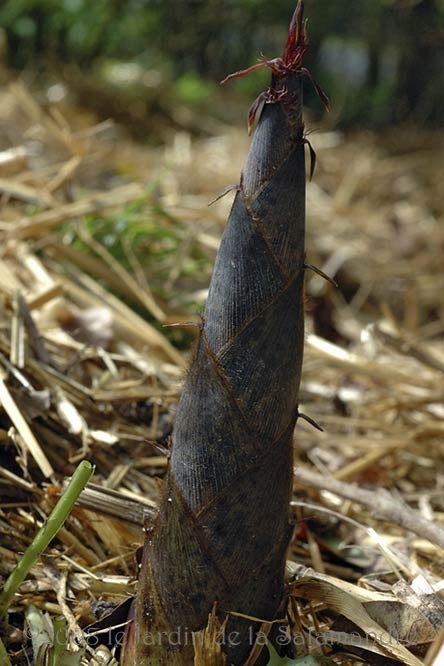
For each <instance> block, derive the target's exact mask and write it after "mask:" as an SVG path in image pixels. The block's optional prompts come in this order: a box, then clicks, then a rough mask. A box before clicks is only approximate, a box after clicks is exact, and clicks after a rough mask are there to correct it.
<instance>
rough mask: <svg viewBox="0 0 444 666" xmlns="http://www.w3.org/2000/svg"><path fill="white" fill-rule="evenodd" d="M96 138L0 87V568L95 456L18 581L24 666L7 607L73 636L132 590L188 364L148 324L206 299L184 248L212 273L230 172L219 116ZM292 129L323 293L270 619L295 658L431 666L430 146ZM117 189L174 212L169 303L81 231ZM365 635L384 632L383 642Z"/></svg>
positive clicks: (436, 364)
mask: <svg viewBox="0 0 444 666" xmlns="http://www.w3.org/2000/svg"><path fill="white" fill-rule="evenodd" d="M74 124H75V123H74ZM222 129H223V130H224V131H223V133H222ZM113 132H114V130H113V128H112V126H111V125H110V123H101V124H94V123H93V121H92V120H90V119H85V118H84V117H83V118H82V122H81V123H79V127H73V126H70V125H68V122H67V121H66V119H65V118H64V116H63V115H61V114H60V113H59V112H58V111H57V110H54V109H52V110H48V109H43V108H42V107H41V106H40V105H39V104H37V103H36V101H35V100H34V99H33V97H32V96H30V95H29V93H28V92H27V91H26V90H25V89H24V88H23V87H22V86H20V85H14V86H12V87H11V88H10V89H9V90H8V91H7V92H4V93H2V96H1V98H0V133H1V137H2V144H3V145H4V146H5V151H3V152H2V153H0V190H1V195H2V202H1V213H0V235H1V245H0V247H1V254H0V275H1V280H0V295H1V299H0V304H1V308H2V325H1V330H0V403H1V408H0V440H1V441H0V454H1V467H0V488H1V504H0V534H1V542H0V552H1V559H0V576H1V577H3V578H6V577H7V576H8V574H9V573H10V572H11V570H12V569H13V568H14V567H15V565H16V563H17V560H18V558H19V555H20V553H21V552H23V551H24V550H25V549H26V547H27V546H28V545H29V544H30V543H31V542H32V539H33V536H34V535H35V533H36V531H37V529H38V527H39V525H41V524H42V523H43V522H44V521H45V518H46V517H47V516H48V514H49V512H50V510H51V508H52V507H53V506H54V504H55V502H56V501H57V499H58V497H59V496H60V494H61V492H62V491H63V487H64V484H65V483H66V479H67V478H68V477H69V476H70V475H71V474H72V473H73V471H74V469H75V467H76V464H77V462H78V461H80V460H82V459H88V460H90V461H91V462H92V463H93V464H94V465H95V466H96V471H95V476H94V482H93V484H92V485H91V486H90V487H89V488H88V489H87V491H86V492H85V493H84V494H83V495H82V497H81V500H80V501H79V503H78V505H77V506H76V507H75V509H74V511H73V512H72V514H71V516H70V517H69V519H68V520H67V522H66V524H65V525H64V527H63V528H62V529H61V530H60V532H59V534H58V536H57V538H56V539H55V540H54V541H53V543H52V544H51V546H50V547H49V549H48V551H47V552H45V553H44V554H42V557H41V558H40V560H39V562H38V564H37V565H36V566H35V567H34V568H33V569H32V572H31V575H30V576H29V577H28V578H27V580H26V581H25V582H24V583H23V584H22V585H21V587H20V592H19V594H17V595H16V596H15V598H14V602H13V606H12V607H11V609H10V610H11V613H10V625H9V629H8V636H7V646H8V650H9V655H10V658H11V662H12V663H13V664H25V663H29V661H30V662H31V663H36V664H37V663H39V661H38V658H36V656H35V655H33V646H32V642H31V640H30V639H29V637H28V635H27V634H28V633H29V631H28V630H27V624H26V622H25V614H26V616H27V618H28V620H27V622H28V626H29V622H32V617H33V616H32V613H37V616H38V618H39V621H44V622H46V624H45V627H46V628H47V630H48V631H50V629H48V627H51V626H52V622H53V618H56V617H57V616H59V615H62V616H64V617H65V620H66V623H67V627H68V638H67V647H68V648H70V649H71V648H72V649H73V650H74V649H77V647H76V645H78V644H79V643H80V644H82V640H83V637H82V631H83V630H84V628H85V627H86V626H87V625H89V624H92V623H94V622H95V620H96V619H97V618H98V617H100V616H101V615H103V614H104V612H105V611H106V610H109V609H111V608H113V607H114V606H116V605H117V604H118V603H119V602H121V601H123V600H125V599H126V598H128V597H129V596H131V595H132V594H134V590H135V585H136V583H135V579H136V573H137V565H136V559H135V552H136V550H137V547H138V546H139V545H140V544H141V543H142V541H143V532H142V525H143V522H144V520H145V521H147V520H148V521H149V520H150V516H152V515H153V513H154V511H155V503H156V497H157V496H158V491H159V487H160V482H159V477H160V476H161V475H162V473H163V471H164V469H165V466H166V448H165V447H166V446H167V440H168V435H169V433H170V431H171V423H172V420H173V414H174V405H175V404H176V402H177V399H178V396H179V395H180V386H181V382H182V380H183V376H184V372H185V369H186V367H187V364H188V358H187V356H186V355H185V354H182V353H179V352H178V351H177V349H176V348H175V347H174V346H173V345H172V344H171V343H170V342H169V341H168V338H167V337H166V335H165V329H162V327H161V324H165V323H172V322H174V321H176V320H179V321H180V320H182V321H183V320H186V319H196V318H195V317H192V316H191V315H190V313H189V312H188V313H187V309H186V303H187V298H188V295H189V294H185V293H182V295H180V292H181V290H182V292H183V290H184V289H185V288H186V289H187V290H189V292H193V293H192V300H193V301H194V302H195V303H196V302H197V303H199V302H203V300H204V298H205V293H204V291H202V286H203V285H202V279H200V280H199V277H198V276H196V277H195V278H193V277H192V276H191V277H190V275H187V276H186V278H185V277H184V276H185V275H186V273H187V265H188V261H189V258H190V253H191V251H192V247H194V248H195V247H196V246H197V247H198V248H199V251H200V252H201V254H202V256H203V257H204V258H205V257H206V261H207V268H206V269H205V270H207V271H209V270H210V267H211V261H212V259H213V258H214V254H215V251H216V249H217V245H218V239H219V237H220V232H221V229H222V227H223V223H224V220H225V217H226V213H227V210H228V207H229V205H230V199H229V196H228V197H226V198H223V199H221V200H220V201H218V202H217V203H215V204H214V206H213V207H211V208H209V209H208V208H207V205H206V204H207V202H208V201H209V200H211V199H212V198H214V196H216V195H217V194H218V192H219V191H222V190H223V189H224V188H225V186H226V185H228V184H230V182H236V180H237V178H238V174H239V171H240V169H241V165H242V161H243V158H244V156H245V154H246V147H247V137H245V136H244V134H243V133H241V131H240V130H233V129H228V128H221V135H220V136H215V137H213V138H210V139H205V140H199V141H193V140H191V138H190V136H189V135H188V134H187V133H186V132H177V131H176V133H172V134H171V141H170V143H169V145H168V146H167V147H166V148H162V149H148V148H141V147H140V146H135V145H133V144H130V143H129V142H128V141H126V140H125V139H124V138H122V137H119V138H118V140H117V141H116V139H115V135H114V134H113ZM311 139H312V143H313V145H314V147H315V148H316V151H317V154H318V169H317V173H316V175H315V179H314V182H313V183H311V184H309V185H308V195H307V208H308V248H309V250H308V257H307V260H308V261H310V263H313V264H315V265H316V266H318V267H320V268H321V269H322V270H323V271H325V272H326V273H328V274H329V275H331V276H332V277H334V279H335V280H336V281H337V282H338V284H339V287H338V288H335V287H334V286H332V285H331V284H330V283H328V282H326V281H325V280H323V279H322V278H321V277H319V276H318V275H316V274H314V273H313V274H310V275H308V280H307V313H308V316H307V340H306V350H305V361H304V375H303V383H302V388H301V405H300V408H301V411H302V412H304V413H306V414H308V416H309V417H310V418H311V419H314V420H315V421H316V422H318V423H319V424H320V425H322V427H323V432H320V431H318V430H316V429H315V428H313V427H312V425H311V424H310V423H309V422H307V421H305V420H302V419H300V420H299V422H298V426H297V429H296V433H295V494H294V502H293V510H294V516H295V522H296V531H295V537H294V539H293V542H292V546H291V549H290V552H289V565H288V569H289V570H288V576H289V583H290V588H289V590H290V601H289V615H290V617H291V618H292V619H293V622H294V628H295V630H296V633H295V634H294V635H295V636H296V635H297V636H298V637H302V638H303V640H302V643H301V642H299V646H298V650H299V653H300V654H304V653H306V652H308V653H311V654H313V655H316V654H317V655H322V654H324V655H330V658H331V659H332V660H333V661H332V663H342V664H351V663H370V664H388V663H392V662H391V661H390V660H393V663H396V662H397V663H408V664H414V665H415V664H416V665H417V664H427V665H428V666H430V665H431V664H439V663H441V662H440V661H439V659H440V656H439V654H438V653H439V650H440V649H441V643H442V639H443V634H442V631H440V627H441V624H442V620H443V618H444V610H443V609H444V602H443V601H442V597H441V589H442V587H443V586H442V564H443V552H444V551H443V549H444V526H443V523H442V515H441V514H442V512H443V511H444V481H443V480H444V405H443V397H444V379H443V377H444V374H443V371H444V343H443V331H444V315H443V313H444V262H443V259H442V257H443V253H444V226H443V209H444V206H443V200H442V182H443V181H442V163H441V161H442V149H443V144H444V140H443V137H442V135H439V134H437V133H433V134H430V135H427V134H424V133H421V134H417V133H415V131H414V130H403V131H400V130H399V131H398V132H396V133H394V134H387V136H385V137H375V136H374V135H370V134H368V135H367V134H362V133H361V134H360V135H359V136H357V137H354V138H351V139H350V138H349V139H345V138H344V137H342V136H341V135H340V134H339V133H337V132H319V133H317V134H314V135H313V136H312V137H311ZM134 201H142V202H145V203H143V204H142V208H141V213H140V215H141V216H142V217H143V215H144V214H148V213H147V211H148V209H149V211H151V212H150V214H154V213H153V211H156V210H159V209H161V211H162V213H161V214H159V215H158V218H156V223H157V224H158V225H159V226H161V225H162V224H165V225H168V224H169V221H168V220H169V217H168V216H171V218H174V219H178V220H180V221H181V222H182V224H184V225H185V228H186V234H185V235H182V236H181V237H180V239H179V242H178V245H177V254H176V255H175V258H174V261H170V263H169V264H168V262H167V264H166V272H167V274H166V278H165V280H166V284H167V286H168V287H172V286H175V287H176V296H175V298H172V299H171V301H169V300H168V299H167V298H166V299H165V297H164V296H163V297H162V298H160V297H159V296H158V295H157V292H156V290H155V289H154V288H153V290H152V289H150V285H151V284H152V285H155V284H156V280H158V275H157V277H156V271H157V266H156V265H144V264H143V261H142V259H141V257H140V256H136V254H137V253H136V252H133V248H132V247H131V246H130V244H128V247H127V248H126V249H127V259H128V264H127V265H129V266H130V269H128V268H125V267H123V265H122V264H121V263H120V262H119V261H117V260H116V258H115V256H113V254H112V253H111V251H110V248H109V247H108V246H107V245H106V243H105V242H102V241H101V240H100V239H98V238H97V237H95V235H94V233H92V232H91V225H89V226H88V225H87V224H85V220H86V219H92V218H96V217H97V218H100V217H103V216H106V215H109V214H111V215H112V214H115V212H116V211H117V212H118V211H125V210H126V209H127V208H128V207H129V206H131V205H132V204H133V202H134ZM144 206H146V208H144ZM169 231H171V229H169ZM74 239H75V240H76V241H81V244H82V245H81V246H80V245H79V243H78V242H74ZM204 265H205V264H204ZM162 270H164V271H165V266H163V268H162ZM205 270H204V276H203V277H204V280H207V277H208V276H207V274H206V272H205ZM153 292H154V293H155V294H156V295H153ZM178 293H179V295H177V294H178ZM264 390H266V387H264ZM45 614H46V615H45ZM42 618H43V619H42ZM395 630H396V632H397V633H396V632H395ZM384 631H385V632H389V633H390V632H392V633H396V637H397V640H393V641H392V642H391V643H390V645H387V644H386V643H384V641H383V639H382V638H381V636H382V634H383V632H384ZM353 632H355V633H353ZM372 632H373V634H374V636H375V639H374V640H373V642H371V641H370V642H369V641H368V640H367V641H366V638H368V636H369V635H371V634H372ZM320 635H321V636H322V637H323V640H322V641H321V640H315V639H314V638H313V637H314V636H316V637H317V638H319V636H320ZM356 635H358V638H356ZM353 636H355V639H354V640H353ZM103 642H106V641H105V637H103ZM110 649H111V648H110V647H109V646H102V647H100V648H97V647H87V648H84V647H83V648H82V650H81V652H80V653H78V654H79V655H82V656H81V658H80V656H79V660H78V662H76V663H84V664H103V663H113V662H112V659H113V657H112V654H111V652H110ZM441 658H442V657H441ZM27 659H28V661H27ZM33 660H34V662H33ZM107 660H108V661H107ZM41 663H43V662H41ZM69 663H71V662H69ZM72 663H74V662H72ZM199 663H201V662H199ZM251 663H253V660H252V662H251Z"/></svg>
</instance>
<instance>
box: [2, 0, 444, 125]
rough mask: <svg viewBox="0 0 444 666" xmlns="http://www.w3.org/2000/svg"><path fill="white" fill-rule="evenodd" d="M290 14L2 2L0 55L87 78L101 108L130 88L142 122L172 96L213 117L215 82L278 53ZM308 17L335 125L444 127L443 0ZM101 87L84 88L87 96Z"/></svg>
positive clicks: (155, 3) (290, 1)
mask: <svg viewBox="0 0 444 666" xmlns="http://www.w3.org/2000/svg"><path fill="white" fill-rule="evenodd" d="M294 6H295V0H272V1H271V0H94V2H91V0H3V1H2V3H1V5H0V26H1V27H2V30H3V32H2V35H3V39H2V42H3V47H2V50H3V54H2V58H3V61H4V62H5V63H6V64H7V66H8V67H9V68H13V69H20V70H23V69H24V70H25V71H28V72H32V73H33V74H34V75H35V74H36V73H37V74H42V73H43V72H44V73H46V74H47V73H48V72H49V73H52V74H54V72H57V73H58V74H59V75H63V76H64V77H66V79H67V80H68V81H69V80H70V79H71V80H76V81H79V80H82V81H85V80H87V79H90V80H91V81H92V82H93V83H92V87H93V90H95V91H96V92H97V99H96V100H95V102H96V103H97V104H99V103H100V102H99V101H98V100H100V89H101V86H102V84H103V83H104V82H107V83H110V82H111V83H112V85H119V86H121V87H122V86H123V87H126V88H128V89H131V90H133V93H134V99H136V100H139V102H141V103H140V104H139V107H140V108H139V115H140V116H143V115H144V114H145V113H146V111H147V107H146V103H147V100H149V105H151V107H152V105H153V103H154V102H153V100H154V99H156V100H158V99H160V100H162V98H165V95H166V96H167V97H168V103H169V104H171V103H174V101H175V100H178V101H180V102H183V103H184V104H187V105H191V106H195V107H197V108H203V109H204V110H205V112H208V111H210V112H211V111H212V110H213V111H214V112H215V113H216V114H217V105H218V100H219V98H218V93H217V83H218V81H219V80H220V79H221V78H223V77H224V76H225V75H226V74H227V73H229V72H231V71H235V70H238V69H241V68H244V67H247V66H248V65H250V64H252V63H254V62H255V60H256V59H257V58H258V57H260V55H261V54H263V55H264V56H265V57H274V56H276V55H278V54H280V52H281V50H282V43H283V41H284V39H285V34H286V30H287V26H288V21H289V17H290V15H291V13H292V11H293V9H294ZM306 16H307V17H309V36H310V42H311V46H310V52H309V55H308V58H307V66H308V67H309V69H310V70H311V72H312V74H313V76H314V77H315V78H316V79H317V80H318V81H319V83H320V84H321V85H322V86H323V87H324V88H325V89H326V90H327V91H328V92H329V95H330V96H331V97H332V99H333V108H334V115H333V118H332V120H331V121H330V122H332V123H333V124H335V125H339V126H342V127H348V126H353V125H359V126H363V125H365V126H373V127H375V126H377V127H380V126H383V125H390V124H393V123H398V122H403V121H408V122H412V123H415V124H421V125H439V124H441V123H442V109H443V108H444V85H443V83H444V0H355V1H353V2H350V0H306ZM258 76H261V73H259V75H258ZM264 80H266V78H265V79H264ZM252 88H253V89H254V90H255V91H257V81H256V79H254V78H253V79H252V80H248V79H245V80H242V81H238V82H236V85H235V87H234V90H235V91H236V92H237V94H243V93H244V94H245V93H246V94H248V95H250V96H251V89H252ZM93 90H91V87H89V88H88V87H87V91H86V94H85V98H86V100H87V99H88V98H91V92H92V91H93ZM307 91H308V92H309V94H313V92H312V91H311V92H310V91H309V86H307ZM83 101H85V100H83ZM90 101H91V103H92V100H91V99H90ZM107 104H108V101H107V100H106V101H105V102H104V105H105V107H106V106H107ZM160 106H161V107H162V103H161V104H160ZM318 108H319V113H321V106H320V105H318ZM151 110H152V109H151Z"/></svg>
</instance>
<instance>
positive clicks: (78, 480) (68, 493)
mask: <svg viewBox="0 0 444 666" xmlns="http://www.w3.org/2000/svg"><path fill="white" fill-rule="evenodd" d="M93 474H94V467H93V465H91V463H89V462H88V461H86V460H83V461H82V462H81V463H80V465H79V466H78V467H77V469H76V471H75V472H74V474H73V475H72V478H71V481H70V482H69V484H68V486H67V488H66V490H65V491H64V493H63V495H62V496H61V498H60V499H59V501H58V502H57V504H56V505H55V507H54V509H53V510H52V511H51V513H50V515H49V517H48V520H47V522H46V523H45V525H43V527H41V528H40V530H39V531H38V533H37V534H36V536H35V538H34V540H33V542H32V543H31V544H30V545H29V546H28V548H27V549H26V550H25V552H24V554H23V556H22V557H21V558H20V560H19V562H18V563H17V566H16V567H15V569H14V571H13V572H12V573H11V575H10V576H9V578H8V579H7V581H6V583H5V586H4V588H3V591H2V592H1V593H0V626H1V625H3V624H4V622H5V619H6V614H7V612H8V608H9V605H10V603H11V601H12V598H13V597H14V594H15V593H16V592H17V589H18V587H19V585H20V584H21V583H22V582H23V581H24V579H25V578H26V576H27V574H28V573H29V570H30V569H31V567H32V566H33V565H34V564H35V562H36V561H37V559H38V558H39V557H40V555H41V554H42V553H43V551H44V550H45V549H46V548H47V547H48V545H49V544H50V543H51V541H52V540H53V539H54V537H55V536H56V534H57V532H58V531H59V529H60V528H61V527H62V526H63V523H64V522H65V520H66V519H67V518H68V516H69V514H70V513H71V511H72V508H73V506H74V504H75V502H76V500H77V498H78V497H79V495H80V493H81V492H82V490H83V489H84V487H85V486H86V484H87V483H88V481H89V480H90V479H91V477H92V475H93Z"/></svg>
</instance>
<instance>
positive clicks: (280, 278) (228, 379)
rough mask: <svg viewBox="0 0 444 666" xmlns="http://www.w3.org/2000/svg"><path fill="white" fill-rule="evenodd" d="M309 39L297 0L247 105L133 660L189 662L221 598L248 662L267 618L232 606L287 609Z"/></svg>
mask: <svg viewBox="0 0 444 666" xmlns="http://www.w3.org/2000/svg"><path fill="white" fill-rule="evenodd" d="M305 48H306V39H305V30H304V27H303V23H302V3H301V2H299V3H298V7H297V9H296V12H295V15H294V17H293V21H292V24H291V26H290V33H289V38H288V42H287V46H286V49H285V52H284V56H283V58H282V59H276V60H274V61H269V62H268V63H266V64H267V65H268V66H269V67H270V69H271V70H272V80H271V86H270V88H269V89H268V91H267V92H266V93H265V94H264V95H263V96H261V98H260V99H259V101H258V102H257V104H255V105H254V106H253V112H252V114H253V115H254V113H255V112H256V114H257V115H260V117H259V119H258V125H257V128H256V130H255V132H254V135H253V139H252V142H251V147H250V151H249V155H248V158H247V161H246V165H245V168H244V170H243V173H242V176H241V182H240V185H239V188H238V190H237V193H236V196H235V200H234V203H233V206H232V209H231V213H230V216H229V219H228V223H227V226H226V229H225V232H224V234H223V238H222V242H221V245H220V249H219V252H218V255H217V259H216V264H215V268H214V273H213V276H212V280H211V284H210V289H209V295H208V300H207V304H206V307H205V312H204V316H203V321H202V329H201V334H200V339H199V342H198V347H197V351H196V354H195V357H194V360H193V363H192V365H191V368H190V371H189V374H188V377H187V379H186V382H185V386H184V389H183V393H182V397H181V400H180V403H179V407H178V412H177V418H176V423H175V429H174V435H173V441H172V448H171V458H170V461H169V466H168V472H167V477H166V483H165V489H164V495H163V499H162V502H161V507H160V511H159V514H158V516H157V518H156V520H155V523H154V526H153V528H152V529H151V530H150V531H149V532H148V533H147V535H146V541H145V547H144V555H143V561H142V566H141V573H140V580H139V591H138V596H137V602H136V622H135V627H136V629H135V634H133V641H135V644H136V646H135V648H134V650H135V652H134V654H135V655H136V658H135V662H134V663H137V664H138V665H139V666H154V664H156V665H158V664H168V665H169V666H192V665H193V663H194V661H193V659H194V657H193V654H194V650H193V646H192V641H191V640H190V638H191V631H196V630H201V629H203V628H205V626H206V624H207V621H208V614H209V613H210V611H211V609H212V607H213V604H214V602H216V603H217V606H216V612H217V615H218V617H219V619H220V620H221V621H223V620H224V619H226V618H227V617H228V620H227V624H226V626H225V630H224V637H223V640H222V643H223V645H222V647H223V650H224V651H225V652H226V654H227V664H235V666H241V665H242V664H244V663H245V661H246V660H247V658H248V655H249V654H250V651H251V649H252V648H253V644H254V640H255V635H256V632H257V630H258V629H259V628H260V623H257V622H254V621H253V620H249V619H247V618H245V617H239V616H238V615H230V614H229V613H230V612H236V613H240V614H243V615H247V616H251V617H254V618H259V619H261V620H273V619H275V618H276V617H278V616H281V615H279V614H282V612H283V601H284V587H283V579H284V563H285V554H286V548H287V545H288V541H289V538H290V535H291V526H290V524H289V514H288V504H289V500H290V495H291V487H292V438H293V429H294V426H295V423H296V419H297V416H298V408H297V405H298V390H299V382H300V374H301V364H302V354H303V338H304V311H303V283H304V234H305V159H304V138H303V121H302V74H303V73H304V70H303V69H302V65H301V62H302V55H303V53H304V51H305ZM239 75H240V74H239ZM262 102H264V104H263V106H262ZM261 107H262V108H261ZM260 108H261V111H259V109H260ZM227 614H228V615H227ZM161 632H164V633H163V634H161ZM134 636H136V638H134ZM156 637H157V638H156ZM170 637H174V640H170ZM178 642H181V644H180V645H177V643H178ZM186 643H188V644H186ZM133 647H134V646H133ZM266 657H267V650H264V654H263V655H262V657H261V658H260V661H259V662H257V663H261V661H262V663H263V660H264V659H265V661H266ZM125 663H127V664H129V663H130V662H129V660H128V661H126V662H125Z"/></svg>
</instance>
